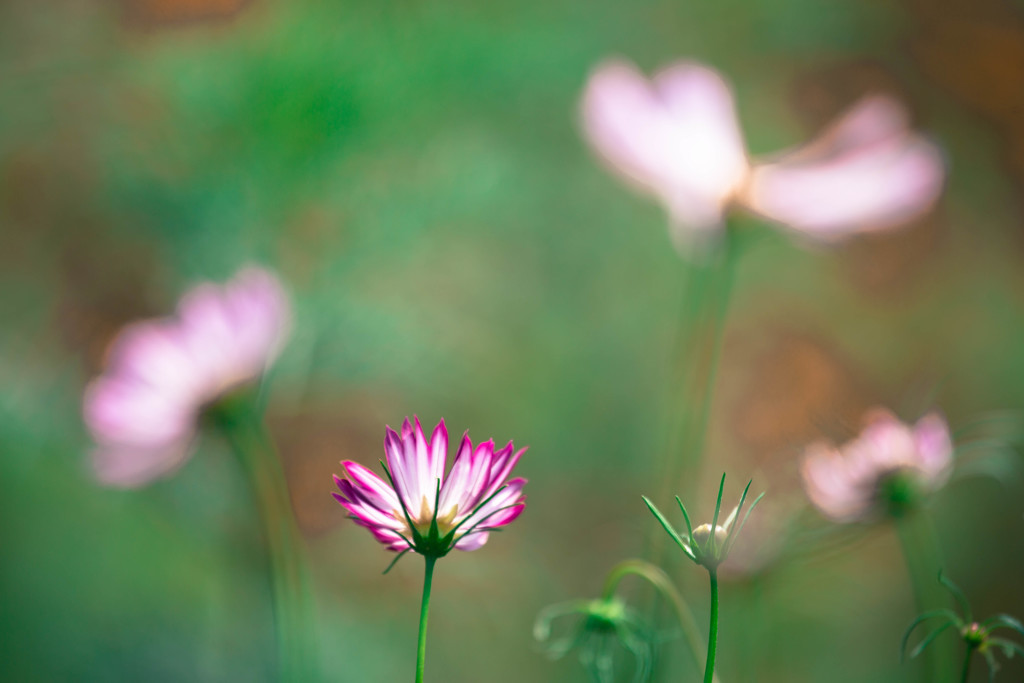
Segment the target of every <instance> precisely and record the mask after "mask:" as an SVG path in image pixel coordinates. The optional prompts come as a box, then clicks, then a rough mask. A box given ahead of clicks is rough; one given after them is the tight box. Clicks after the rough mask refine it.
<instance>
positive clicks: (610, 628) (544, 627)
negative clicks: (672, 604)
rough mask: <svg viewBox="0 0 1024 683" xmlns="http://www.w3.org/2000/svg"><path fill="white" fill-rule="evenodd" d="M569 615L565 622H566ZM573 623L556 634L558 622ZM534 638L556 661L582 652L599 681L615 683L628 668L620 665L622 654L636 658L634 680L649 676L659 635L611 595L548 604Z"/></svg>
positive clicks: (586, 665) (582, 658)
mask: <svg viewBox="0 0 1024 683" xmlns="http://www.w3.org/2000/svg"><path fill="white" fill-rule="evenodd" d="M563 617H565V619H563ZM570 617H576V620H575V622H574V623H571V624H570V625H569V626H568V627H564V628H563V629H562V632H561V634H560V635H557V636H553V635H552V633H553V628H554V627H553V622H555V621H565V622H569V621H570ZM533 637H534V638H535V639H536V640H537V642H538V643H540V644H541V645H542V646H543V649H544V653H545V654H546V655H547V656H548V657H550V658H551V659H560V658H562V657H564V656H565V655H567V654H569V652H571V651H573V650H577V651H578V653H579V659H580V664H582V665H583V668H584V669H585V670H586V671H587V673H588V674H589V676H590V678H591V680H593V681H595V682H596V683H612V682H613V681H615V680H625V679H623V678H618V679H617V678H616V674H621V673H624V672H625V671H627V670H628V667H627V666H626V665H624V664H620V663H619V662H618V661H617V655H618V654H619V651H620V649H621V651H623V652H626V653H629V654H630V655H632V657H633V660H634V664H633V667H632V669H633V677H632V678H631V679H630V680H632V681H634V682H639V681H646V680H648V679H649V678H650V675H651V670H652V668H653V666H654V653H655V646H656V644H657V641H658V633H657V631H656V630H655V629H654V627H653V626H651V625H650V624H649V623H647V622H646V621H645V620H644V618H643V617H642V616H641V615H639V614H637V613H636V612H634V611H633V610H631V609H630V608H628V607H627V606H626V605H625V604H624V603H623V602H622V601H621V600H619V599H618V598H616V597H614V596H611V597H607V598H602V599H599V600H573V601H571V602H565V603H559V604H556V605H549V606H548V607H546V608H545V609H543V610H541V612H540V614H538V615H537V620H536V621H535V622H534V625H533Z"/></svg>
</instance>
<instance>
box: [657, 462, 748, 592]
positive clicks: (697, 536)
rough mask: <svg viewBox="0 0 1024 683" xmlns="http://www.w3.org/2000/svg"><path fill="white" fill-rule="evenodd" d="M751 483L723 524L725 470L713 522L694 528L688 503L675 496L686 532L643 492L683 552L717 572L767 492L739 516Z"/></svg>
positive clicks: (659, 520)
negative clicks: (673, 524) (721, 522)
mask: <svg viewBox="0 0 1024 683" xmlns="http://www.w3.org/2000/svg"><path fill="white" fill-rule="evenodd" d="M752 483H753V481H749V482H747V485H746V487H745V488H744V489H743V495H742V496H740V502H739V504H738V505H737V506H736V507H734V508H733V509H732V512H730V513H729V516H728V517H727V518H726V520H725V523H724V524H719V523H718V515H719V513H720V512H721V510H722V493H723V492H724V490H725V475H724V474H723V475H722V481H721V483H719V485H718V501H717V502H716V503H715V516H714V517H713V518H712V521H711V523H705V524H701V525H700V526H698V527H696V528H694V527H693V525H692V524H691V522H690V515H689V514H688V513H687V512H686V507H685V506H684V505H683V501H681V500H680V499H679V496H676V503H677V504H678V505H679V509H680V510H681V511H682V513H683V521H685V522H686V535H683V534H681V533H679V532H678V531H676V530H675V528H674V527H673V526H672V523H671V522H669V521H668V519H666V517H665V515H663V514H662V513H661V511H660V510H659V509H658V508H657V507H656V506H655V505H654V503H652V502H651V501H650V499H648V498H647V496H643V501H644V503H645V504H646V505H647V507H648V509H650V511H651V513H652V514H653V515H654V517H655V518H656V519H657V520H658V523H659V524H661V526H662V528H664V529H665V531H666V532H668V535H669V537H670V538H671V539H672V540H673V541H675V543H676V545H678V546H679V547H680V548H681V549H682V551H683V553H685V554H686V556H687V557H688V558H690V559H691V560H692V561H693V562H695V563H697V564H699V565H701V566H702V567H705V568H706V569H708V570H709V571H711V572H714V571H717V569H718V565H720V564H721V563H722V562H725V560H726V558H728V557H729V551H730V550H732V546H733V543H735V541H736V537H737V536H738V535H739V533H740V531H741V530H742V529H743V527H744V525H745V524H746V523H747V519H748V518H749V517H750V513H751V512H753V511H754V508H755V507H757V504H758V503H760V502H761V498H763V497H764V493H761V494H760V495H759V496H758V497H757V498H755V499H754V502H753V503H751V504H750V507H749V508H747V513H746V514H745V515H743V517H742V518H741V517H740V515H741V514H742V513H743V505H744V504H745V503H746V501H747V493H748V492H749V491H750V485H751V484H752ZM712 529H714V533H712Z"/></svg>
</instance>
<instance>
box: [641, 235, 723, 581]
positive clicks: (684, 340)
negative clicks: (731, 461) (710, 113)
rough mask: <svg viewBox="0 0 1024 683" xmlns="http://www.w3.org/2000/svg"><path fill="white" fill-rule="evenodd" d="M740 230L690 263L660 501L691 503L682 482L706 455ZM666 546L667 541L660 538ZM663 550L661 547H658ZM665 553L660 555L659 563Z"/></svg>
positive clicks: (674, 374)
mask: <svg viewBox="0 0 1024 683" xmlns="http://www.w3.org/2000/svg"><path fill="white" fill-rule="evenodd" d="M735 239H736V235H735V234H734V231H733V230H731V229H727V230H726V231H725V234H724V236H723V240H724V242H723V244H722V246H721V249H720V250H719V251H718V252H716V253H714V254H710V255H708V259H709V260H708V261H707V262H702V263H688V264H687V266H686V267H687V280H686V284H685V286H684V291H683V302H682V306H683V310H682V313H681V315H680V320H679V331H678V333H677V334H678V341H677V344H676V345H677V348H678V351H677V352H676V357H675V358H674V359H673V368H672V369H673V372H672V373H671V378H672V380H671V381H672V384H671V388H672V390H674V391H676V392H677V395H676V398H675V400H674V401H669V407H670V410H671V413H670V415H669V424H670V429H669V430H668V438H667V445H666V447H665V449H664V451H663V455H662V462H661V466H660V468H659V469H660V475H661V483H662V490H661V492H660V494H659V500H665V499H670V498H671V497H672V495H673V494H676V493H681V494H683V497H684V498H689V497H690V494H692V493H693V492H692V491H680V490H679V488H678V487H679V485H680V482H684V484H685V485H686V486H692V484H690V483H689V482H691V481H693V480H695V479H696V477H695V476H692V475H694V474H695V472H696V470H697V466H698V465H699V464H700V460H701V456H702V454H703V451H704V437H705V434H706V432H707V424H708V418H709V416H710V414H711V397H712V394H713V389H714V385H715V376H716V374H717V369H718V360H719V355H720V352H721V347H722V335H723V332H724V330H725V319H726V315H727V313H728V309H729V298H730V293H731V291H732V281H733V279H734V274H735V269H736V268H735V264H736V260H737V258H736V257H737V245H735V244H734V243H733V242H734V240H735ZM658 536H659V539H660V541H664V538H662V535H661V534H659V535H658ZM662 546H663V543H659V544H658V545H657V546H656V548H659V549H660V547H662ZM659 553H660V550H659V551H658V552H655V553H654V555H653V556H654V559H655V561H656V562H657V560H658V559H659V558H658V556H659Z"/></svg>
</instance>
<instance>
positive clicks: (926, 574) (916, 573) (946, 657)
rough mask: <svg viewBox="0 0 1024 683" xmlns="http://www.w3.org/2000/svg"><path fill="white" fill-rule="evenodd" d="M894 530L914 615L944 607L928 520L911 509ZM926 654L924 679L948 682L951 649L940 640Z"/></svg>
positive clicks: (938, 563)
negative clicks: (896, 533) (899, 544)
mask: <svg viewBox="0 0 1024 683" xmlns="http://www.w3.org/2000/svg"><path fill="white" fill-rule="evenodd" d="M896 530H897V532H898V536H899V539H900V543H901V545H902V546H903V557H904V559H905V561H906V563H907V572H908V574H909V575H910V582H911V587H912V589H913V591H914V600H915V602H916V604H917V611H918V613H923V612H926V611H928V610H931V609H937V608H940V607H947V606H948V604H949V596H948V595H947V594H946V593H945V591H944V590H943V588H942V585H941V584H940V583H939V581H938V575H939V569H941V567H942V561H941V559H940V557H941V553H940V551H939V547H938V539H937V537H936V535H935V530H934V529H933V528H932V526H931V522H930V520H929V519H928V517H927V516H926V515H925V513H924V511H923V510H911V511H909V512H908V513H907V514H905V515H904V516H902V517H900V518H899V519H897V520H896ZM928 652H929V658H928V660H927V665H926V668H927V671H926V672H925V678H926V680H928V681H929V682H930V683H948V682H950V681H952V680H953V676H954V672H955V670H956V664H955V663H954V660H953V651H952V648H950V647H948V646H944V645H943V643H942V639H941V638H940V640H939V642H936V643H935V644H934V645H932V647H930V648H929V649H928Z"/></svg>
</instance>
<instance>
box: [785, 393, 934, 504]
mask: <svg viewBox="0 0 1024 683" xmlns="http://www.w3.org/2000/svg"><path fill="white" fill-rule="evenodd" d="M866 422H867V425H866V426H865V427H864V429H863V431H861V433H860V435H859V436H858V437H857V438H855V439H854V440H852V441H850V442H848V443H846V444H844V445H842V446H840V447H838V448H837V447H835V446H833V445H831V444H828V443H816V444H812V445H811V446H809V447H808V448H807V450H806V455H805V457H804V461H803V465H802V468H801V473H802V474H803V479H804V488H805V489H806V491H807V496H808V497H809V498H810V499H811V502H812V503H814V505H815V507H817V508H818V509H819V510H820V511H821V512H822V513H823V514H824V515H825V516H826V517H829V518H830V519H832V520H834V521H837V522H852V521H857V520H860V519H865V518H867V517H870V516H871V515H872V514H874V513H876V512H880V511H882V512H888V513H889V514H892V515H895V516H899V515H901V514H903V513H904V512H905V511H906V510H908V509H909V508H910V507H912V506H914V505H915V504H916V503H917V502H918V501H919V499H920V497H921V496H922V495H923V494H925V493H928V492H930V491H934V490H935V489H937V488H939V487H941V486H942V485H943V484H944V483H945V482H946V480H947V479H948V478H949V474H950V469H951V465H952V462H953V444H952V442H951V440H950V436H949V428H948V427H947V426H946V422H945V420H943V419H942V417H940V416H939V415H938V414H937V413H931V414H928V415H925V416H924V417H922V418H921V419H920V420H918V421H917V423H916V424H914V425H913V426H911V425H907V424H904V423H903V422H900V421H899V420H898V419H896V418H895V417H894V416H893V415H892V414H891V413H889V412H887V411H885V410H879V409H876V410H874V411H872V412H870V413H868V415H867V419H866Z"/></svg>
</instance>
